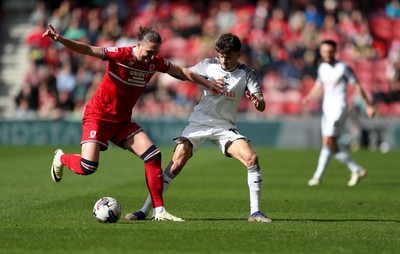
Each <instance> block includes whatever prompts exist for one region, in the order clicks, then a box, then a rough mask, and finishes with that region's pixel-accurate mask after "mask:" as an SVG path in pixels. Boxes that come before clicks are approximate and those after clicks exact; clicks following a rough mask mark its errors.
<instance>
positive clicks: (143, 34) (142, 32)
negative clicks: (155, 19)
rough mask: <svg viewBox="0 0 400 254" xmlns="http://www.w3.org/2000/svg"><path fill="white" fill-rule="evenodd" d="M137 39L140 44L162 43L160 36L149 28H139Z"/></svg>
mask: <svg viewBox="0 0 400 254" xmlns="http://www.w3.org/2000/svg"><path fill="white" fill-rule="evenodd" d="M137 39H138V41H140V42H153V43H157V44H161V43H162V40H161V36H160V34H159V33H157V32H156V31H154V30H153V29H152V28H151V27H142V26H139V30H138V32H137Z"/></svg>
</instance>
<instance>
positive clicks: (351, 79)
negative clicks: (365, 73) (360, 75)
mask: <svg viewBox="0 0 400 254" xmlns="http://www.w3.org/2000/svg"><path fill="white" fill-rule="evenodd" d="M345 75H346V78H347V82H349V84H352V85H354V84H356V83H358V79H357V77H356V75H355V74H354V72H353V69H352V68H351V67H350V66H348V65H346V70H345Z"/></svg>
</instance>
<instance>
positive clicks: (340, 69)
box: [317, 61, 358, 113]
mask: <svg viewBox="0 0 400 254" xmlns="http://www.w3.org/2000/svg"><path fill="white" fill-rule="evenodd" d="M317 81H318V82H320V83H321V84H322V86H323V89H324V97H323V103H322V108H323V111H324V113H329V112H332V111H343V110H345V109H347V88H348V85H349V84H352V85H353V84H355V83H358V80H357V77H356V76H355V75H354V72H353V70H352V69H351V68H350V66H348V65H347V64H346V63H344V62H341V61H337V62H335V63H333V64H330V63H322V64H321V65H320V66H319V67H318V78H317Z"/></svg>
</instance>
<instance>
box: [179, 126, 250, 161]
mask: <svg viewBox="0 0 400 254" xmlns="http://www.w3.org/2000/svg"><path fill="white" fill-rule="evenodd" d="M182 138H186V139H188V140H189V141H190V143H192V145H193V150H192V154H194V153H195V152H196V151H197V150H198V149H199V148H200V146H201V145H202V144H203V143H204V142H205V141H206V140H209V141H211V142H212V143H213V144H215V145H216V146H218V147H219V149H220V150H221V151H222V153H223V154H224V155H225V156H227V157H231V156H230V155H229V154H228V153H227V151H226V148H227V147H226V145H227V144H229V143H231V142H233V141H235V140H237V139H246V140H247V138H246V137H245V136H243V135H240V133H239V132H238V131H237V129H236V126H226V127H211V126H206V125H202V124H198V123H192V122H191V123H190V124H189V125H188V126H186V128H185V129H184V130H183V131H182V135H181V137H179V138H177V139H176V140H177V143H179V142H180V140H181V139H182Z"/></svg>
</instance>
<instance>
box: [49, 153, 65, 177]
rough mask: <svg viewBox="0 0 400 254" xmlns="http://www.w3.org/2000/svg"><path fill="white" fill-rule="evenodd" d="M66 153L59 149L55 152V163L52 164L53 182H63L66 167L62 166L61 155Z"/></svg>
mask: <svg viewBox="0 0 400 254" xmlns="http://www.w3.org/2000/svg"><path fill="white" fill-rule="evenodd" d="M63 154H64V152H63V150H61V149H57V150H56V151H55V152H54V159H53V163H52V164H51V177H52V178H53V181H54V182H56V183H58V182H59V181H61V179H62V176H63V173H64V171H63V168H64V165H63V164H61V155H63Z"/></svg>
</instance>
